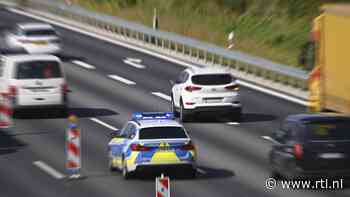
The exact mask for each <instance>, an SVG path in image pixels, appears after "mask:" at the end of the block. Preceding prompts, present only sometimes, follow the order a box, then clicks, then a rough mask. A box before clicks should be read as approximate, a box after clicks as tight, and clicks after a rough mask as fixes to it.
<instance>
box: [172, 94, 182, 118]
mask: <svg viewBox="0 0 350 197" xmlns="http://www.w3.org/2000/svg"><path fill="white" fill-rule="evenodd" d="M171 111H172V112H173V114H174V116H175V117H176V118H178V117H179V116H180V113H179V112H178V111H177V110H176V107H175V103H174V99H173V97H172V99H171Z"/></svg>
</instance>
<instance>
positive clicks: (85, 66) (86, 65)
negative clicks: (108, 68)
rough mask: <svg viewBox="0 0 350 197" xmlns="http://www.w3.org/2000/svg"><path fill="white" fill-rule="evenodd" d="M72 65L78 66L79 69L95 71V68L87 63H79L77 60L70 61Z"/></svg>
mask: <svg viewBox="0 0 350 197" xmlns="http://www.w3.org/2000/svg"><path fill="white" fill-rule="evenodd" d="M72 63H73V64H75V65H78V66H80V67H83V68H86V69H89V70H94V69H96V67H95V66H93V65H90V64H87V63H85V62H82V61H79V60H74V61H72Z"/></svg>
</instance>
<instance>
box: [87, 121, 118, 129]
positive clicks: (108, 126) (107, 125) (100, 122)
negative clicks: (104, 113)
mask: <svg viewBox="0 0 350 197" xmlns="http://www.w3.org/2000/svg"><path fill="white" fill-rule="evenodd" d="M90 120H92V121H94V122H96V123H97V124H99V125H102V126H104V127H107V128H108V129H111V130H113V131H116V130H118V129H117V128H116V127H114V126H112V125H110V124H107V123H105V122H103V121H101V120H99V119H97V118H90Z"/></svg>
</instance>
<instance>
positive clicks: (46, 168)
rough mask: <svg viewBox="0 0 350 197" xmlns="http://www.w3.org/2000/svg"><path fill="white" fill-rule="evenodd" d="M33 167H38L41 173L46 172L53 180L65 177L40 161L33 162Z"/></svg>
mask: <svg viewBox="0 0 350 197" xmlns="http://www.w3.org/2000/svg"><path fill="white" fill-rule="evenodd" d="M33 165H34V166H36V167H38V168H39V169H41V170H42V171H44V172H46V173H47V174H49V175H50V176H52V177H54V178H55V179H63V178H64V177H65V175H63V174H62V173H60V172H58V171H57V170H55V169H54V168H52V167H51V166H49V165H47V164H46V163H44V162H42V161H35V162H33Z"/></svg>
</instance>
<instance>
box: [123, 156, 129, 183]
mask: <svg viewBox="0 0 350 197" xmlns="http://www.w3.org/2000/svg"><path fill="white" fill-rule="evenodd" d="M122 174H123V177H124V179H125V180H126V179H129V178H130V173H129V172H128V167H127V166H126V162H125V161H124V160H123V165H122Z"/></svg>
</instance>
